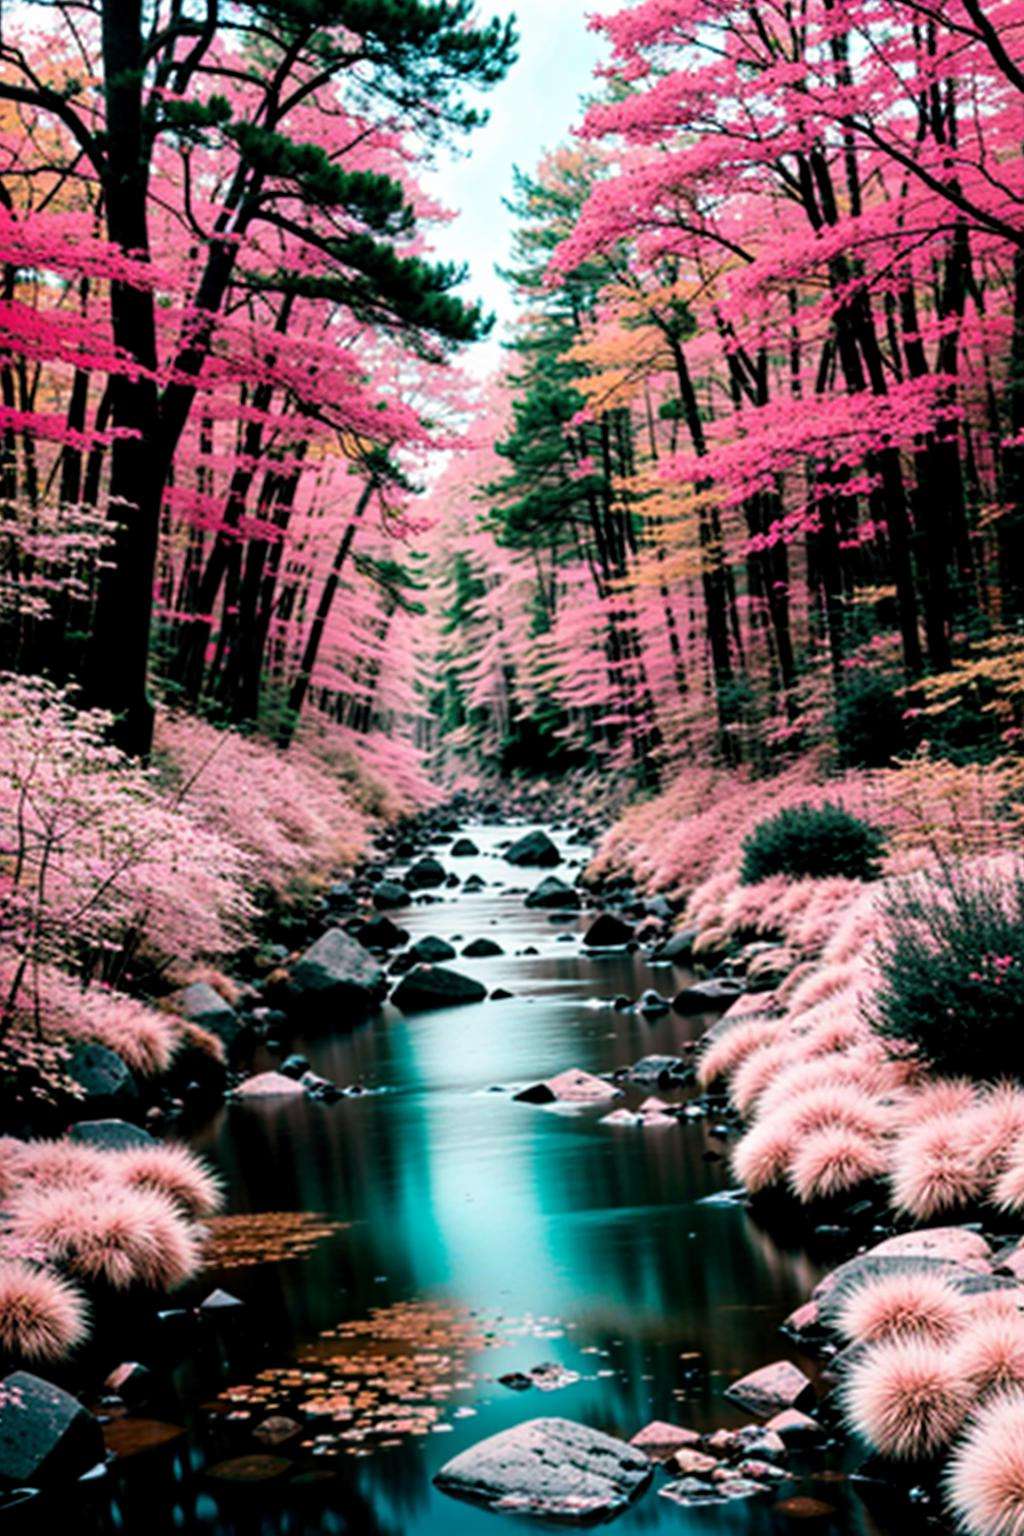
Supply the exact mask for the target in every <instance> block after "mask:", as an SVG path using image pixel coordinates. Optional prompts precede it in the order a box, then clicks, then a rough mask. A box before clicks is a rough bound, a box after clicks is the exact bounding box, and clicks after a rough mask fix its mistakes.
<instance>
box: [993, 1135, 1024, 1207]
mask: <svg viewBox="0 0 1024 1536" xmlns="http://www.w3.org/2000/svg"><path fill="white" fill-rule="evenodd" d="M997 1166H998V1165H997ZM991 1199H992V1203H993V1205H997V1206H998V1207H999V1209H1000V1210H1001V1211H1009V1212H1011V1213H1013V1214H1014V1215H1016V1214H1017V1213H1018V1212H1020V1211H1024V1139H1022V1140H1020V1141H1018V1142H1017V1143H1016V1144H1015V1145H1012V1146H1011V1147H1010V1148H1009V1149H1008V1151H1007V1153H1006V1155H1005V1160H1004V1162H1003V1166H1002V1171H1001V1172H1000V1173H999V1175H998V1177H997V1178H996V1180H995V1183H994V1184H993V1186H992V1195H991Z"/></svg>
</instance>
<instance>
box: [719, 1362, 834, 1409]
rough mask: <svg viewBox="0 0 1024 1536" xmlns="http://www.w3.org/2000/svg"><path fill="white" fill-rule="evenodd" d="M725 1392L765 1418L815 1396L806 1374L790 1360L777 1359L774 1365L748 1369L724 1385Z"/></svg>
mask: <svg viewBox="0 0 1024 1536" xmlns="http://www.w3.org/2000/svg"><path fill="white" fill-rule="evenodd" d="M725 1395H726V1397H729V1398H731V1399H732V1400H733V1402H735V1403H741V1404H742V1406H743V1407H744V1408H749V1409H750V1410H751V1411H752V1412H753V1413H758V1414H762V1415H763V1416H764V1417H765V1418H768V1417H770V1416H771V1415H772V1414H773V1413H778V1412H779V1410H780V1409H783V1408H800V1409H804V1408H808V1407H810V1405H811V1404H812V1403H814V1402H815V1400H816V1397H815V1391H814V1387H813V1386H812V1384H811V1382H810V1380H809V1379H808V1377H807V1376H805V1375H804V1373H803V1371H802V1370H801V1369H800V1367H799V1366H796V1365H793V1363H792V1362H791V1361H789V1360H777V1361H776V1362H775V1364H774V1365H765V1366H762V1367H761V1369H760V1370H757V1371H751V1372H750V1374H749V1375H747V1376H743V1377H741V1379H740V1380H739V1381H734V1382H733V1384H732V1386H730V1387H726V1389H725Z"/></svg>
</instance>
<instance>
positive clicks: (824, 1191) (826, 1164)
mask: <svg viewBox="0 0 1024 1536" xmlns="http://www.w3.org/2000/svg"><path fill="white" fill-rule="evenodd" d="M887 1170H888V1158H887V1156H886V1151H885V1148H884V1147H883V1146H882V1145H880V1143H879V1142H878V1141H876V1140H875V1139H874V1138H873V1137H871V1136H866V1135H864V1133H863V1132H862V1131H858V1130H855V1129H853V1128H852V1127H851V1126H849V1125H829V1126H826V1127H824V1128H823V1129H822V1130H818V1131H815V1132H813V1134H811V1135H810V1136H807V1137H806V1138H804V1140H803V1141H802V1142H801V1143H800V1145H799V1147H798V1149H797V1151H796V1152H795V1153H794V1155H793V1158H792V1161H791V1163H790V1167H789V1183H790V1187H791V1189H792V1191H793V1193H794V1195H796V1197H797V1199H798V1200H801V1201H803V1203H804V1204H810V1203H811V1202H812V1201H814V1200H832V1199H834V1198H835V1197H836V1196H837V1195H845V1194H849V1193H850V1192H851V1191H853V1190H856V1189H860V1188H861V1186H862V1185H864V1184H870V1183H871V1182H872V1181H873V1180H875V1179H880V1178H882V1177H883V1176H884V1174H885V1173H886V1172H887Z"/></svg>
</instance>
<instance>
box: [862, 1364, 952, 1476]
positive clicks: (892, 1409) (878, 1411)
mask: <svg viewBox="0 0 1024 1536" xmlns="http://www.w3.org/2000/svg"><path fill="white" fill-rule="evenodd" d="M842 1396H843V1411H844V1414H845V1417H846V1421H847V1424H848V1425H849V1427H850V1428H851V1429H852V1430H854V1431H855V1432H856V1433H857V1434H858V1435H860V1436H862V1438H863V1439H865V1440H866V1441H867V1442H868V1444H869V1445H870V1446H871V1447H872V1449H873V1450H875V1451H877V1452H879V1453H880V1454H881V1455H882V1456H888V1457H892V1459H893V1460H895V1461H920V1460H923V1459H926V1458H927V1457H930V1456H933V1455H934V1454H935V1453H936V1452H938V1451H941V1450H943V1449H944V1448H945V1447H946V1446H947V1445H949V1443H950V1441H951V1440H952V1439H953V1437H954V1435H955V1434H956V1433H957V1431H958V1430H959V1428H960V1426H961V1424H962V1423H963V1421H964V1418H965V1416H966V1414H967V1411H968V1409H969V1407H970V1403H971V1397H970V1391H969V1388H968V1387H967V1385H966V1384H965V1383H964V1382H963V1381H962V1379H961V1378H960V1376H959V1375H958V1374H957V1371H956V1368H955V1365H954V1363H953V1361H952V1359H951V1357H950V1353H949V1351H948V1349H946V1348H945V1347H944V1346H943V1345H941V1344H935V1343H932V1342H930V1341H928V1340H924V1339H917V1338H914V1339H904V1338H897V1339H890V1340H887V1341H886V1342H884V1343H881V1344H875V1345H872V1346H871V1348H870V1349H869V1350H868V1351H867V1353H866V1354H865V1355H864V1356H863V1358H861V1359H859V1360H857V1361H855V1362H854V1364H853V1365H852V1366H851V1367H850V1371H849V1374H848V1376H847V1378H846V1380H845V1382H844V1384H843V1394H842Z"/></svg>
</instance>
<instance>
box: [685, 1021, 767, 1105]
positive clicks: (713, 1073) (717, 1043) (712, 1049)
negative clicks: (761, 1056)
mask: <svg viewBox="0 0 1024 1536" xmlns="http://www.w3.org/2000/svg"><path fill="white" fill-rule="evenodd" d="M773 1037H774V1026H773V1025H772V1024H771V1022H770V1021H768V1020H767V1019H759V1018H753V1019H744V1020H743V1022H742V1023H740V1024H734V1025H733V1026H732V1027H731V1028H730V1029H727V1030H726V1031H725V1033H724V1034H723V1035H720V1036H719V1037H718V1039H717V1040H713V1041H712V1042H711V1044H710V1045H709V1046H708V1047H707V1049H706V1050H705V1051H704V1052H702V1054H701V1057H700V1060H699V1062H698V1063H697V1081H698V1083H699V1084H700V1086H701V1087H702V1088H707V1087H709V1086H710V1084H711V1083H714V1082H717V1080H718V1079H719V1078H720V1077H731V1075H732V1074H733V1072H735V1071H736V1068H737V1067H738V1066H740V1065H741V1064H742V1063H743V1062H744V1061H746V1059H747V1057H748V1056H749V1055H750V1054H751V1052H752V1051H756V1050H759V1049H760V1047H761V1046H762V1045H767V1044H769V1043H770V1042H771V1040H772V1039H773Z"/></svg>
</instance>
